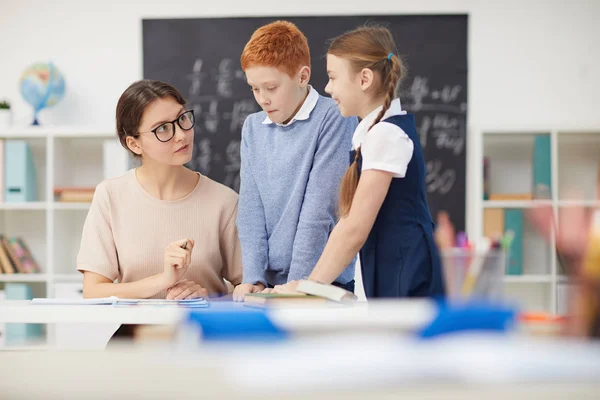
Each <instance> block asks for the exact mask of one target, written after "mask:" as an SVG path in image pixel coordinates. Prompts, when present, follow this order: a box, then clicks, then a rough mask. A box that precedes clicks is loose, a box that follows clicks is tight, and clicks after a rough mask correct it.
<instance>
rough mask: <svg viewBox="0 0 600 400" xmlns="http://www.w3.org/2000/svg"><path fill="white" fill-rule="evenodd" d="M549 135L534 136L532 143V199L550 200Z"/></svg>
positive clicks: (550, 166)
mask: <svg viewBox="0 0 600 400" xmlns="http://www.w3.org/2000/svg"><path fill="white" fill-rule="evenodd" d="M550 157H551V155H550V135H536V136H535V139H534V143H533V197H534V198H535V199H538V200H550V199H552V179H551V174H552V165H551V159H550Z"/></svg>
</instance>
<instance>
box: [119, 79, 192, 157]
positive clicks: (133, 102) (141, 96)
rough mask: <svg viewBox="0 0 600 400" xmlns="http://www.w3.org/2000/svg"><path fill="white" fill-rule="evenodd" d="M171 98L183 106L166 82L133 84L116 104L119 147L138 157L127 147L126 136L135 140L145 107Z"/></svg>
mask: <svg viewBox="0 0 600 400" xmlns="http://www.w3.org/2000/svg"><path fill="white" fill-rule="evenodd" d="M166 97H172V98H173V99H174V100H175V101H176V102H178V103H179V104H181V105H185V103H186V101H185V99H184V98H183V96H182V95H181V93H179V90H177V89H176V88H175V87H173V86H172V85H169V84H168V83H166V82H161V81H156V80H150V79H144V80H141V81H137V82H134V83H133V84H131V86H129V87H128V88H127V89H126V90H125V91H124V92H123V94H122V95H121V97H120V98H119V102H118V103H117V112H116V119H117V135H119V141H120V142H121V145H122V146H123V147H125V148H126V149H127V150H128V151H130V152H131V153H132V154H133V155H134V156H135V157H139V155H138V154H135V153H134V152H132V151H131V149H130V148H129V147H128V146H127V136H132V137H135V138H137V137H138V136H139V132H138V129H139V127H140V122H141V121H142V116H143V115H144V111H145V110H146V107H148V105H150V104H151V103H152V102H153V101H154V100H156V99H164V98H166Z"/></svg>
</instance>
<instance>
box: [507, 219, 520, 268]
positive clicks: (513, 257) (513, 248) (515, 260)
mask: <svg viewBox="0 0 600 400" xmlns="http://www.w3.org/2000/svg"><path fill="white" fill-rule="evenodd" d="M504 229H505V231H512V232H513V234H514V238H513V240H512V242H511V244H510V248H509V250H508V254H507V266H506V274H507V275H521V274H523V211H522V210H504Z"/></svg>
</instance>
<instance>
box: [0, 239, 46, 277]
mask: <svg viewBox="0 0 600 400" xmlns="http://www.w3.org/2000/svg"><path fill="white" fill-rule="evenodd" d="M0 272H2V273H5V274H14V273H19V274H37V273H40V272H41V270H40V267H39V265H38V263H37V262H36V261H35V258H34V257H33V255H32V254H31V251H29V248H28V247H27V245H26V244H25V241H24V240H23V239H22V238H20V237H7V236H5V235H2V234H0Z"/></svg>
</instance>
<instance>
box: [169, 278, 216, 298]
mask: <svg viewBox="0 0 600 400" xmlns="http://www.w3.org/2000/svg"><path fill="white" fill-rule="evenodd" d="M198 297H204V298H208V290H206V289H205V288H203V287H202V286H200V285H198V284H197V283H196V282H194V281H190V280H187V279H184V280H182V281H179V282H177V283H176V284H175V285H173V286H171V287H170V288H169V289H167V300H187V299H197V298H198Z"/></svg>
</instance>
